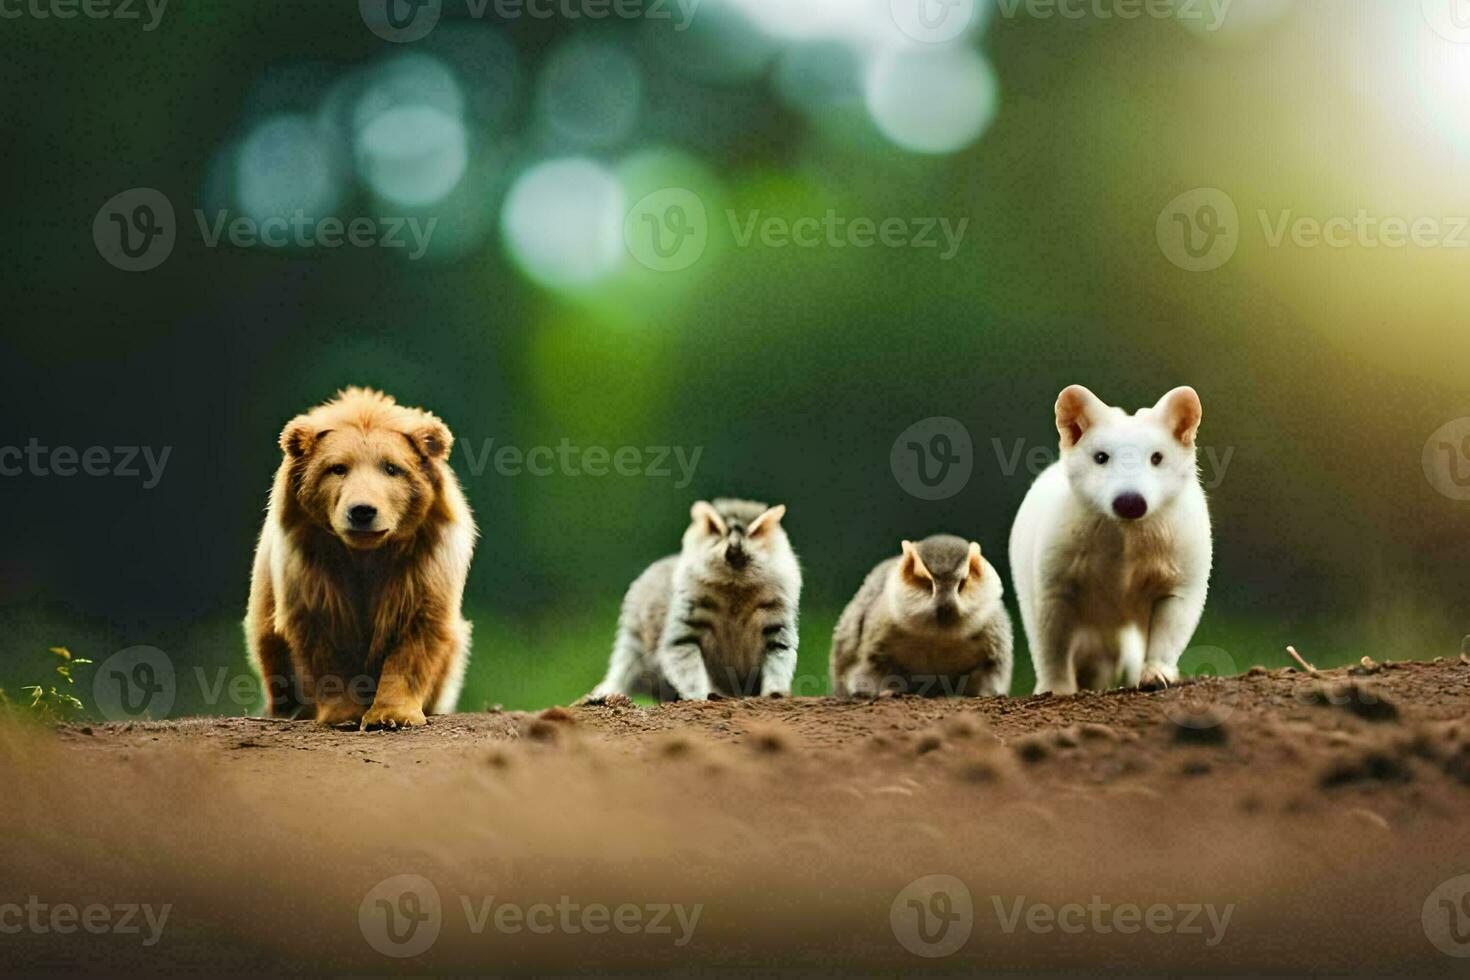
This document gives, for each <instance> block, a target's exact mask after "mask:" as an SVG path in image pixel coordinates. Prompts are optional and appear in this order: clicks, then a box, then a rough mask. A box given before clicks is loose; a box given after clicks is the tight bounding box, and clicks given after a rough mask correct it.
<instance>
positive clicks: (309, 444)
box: [281, 415, 326, 459]
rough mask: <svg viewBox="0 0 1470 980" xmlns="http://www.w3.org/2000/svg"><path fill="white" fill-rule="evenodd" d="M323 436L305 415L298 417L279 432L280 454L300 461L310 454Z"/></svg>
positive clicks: (323, 433)
mask: <svg viewBox="0 0 1470 980" xmlns="http://www.w3.org/2000/svg"><path fill="white" fill-rule="evenodd" d="M324 435H326V433H325V432H318V431H317V430H316V426H314V425H312V424H311V422H310V421H309V420H308V419H307V417H306V416H305V415H298V416H296V418H294V419H292V420H291V421H290V422H288V423H286V427H285V428H284V429H282V430H281V452H283V453H285V454H286V455H287V456H290V457H291V458H292V459H301V458H302V457H304V456H307V455H308V454H310V453H311V450H312V448H313V447H315V446H316V441H317V440H318V439H320V438H321V437H322V436H324Z"/></svg>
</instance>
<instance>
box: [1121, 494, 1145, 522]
mask: <svg viewBox="0 0 1470 980" xmlns="http://www.w3.org/2000/svg"><path fill="white" fill-rule="evenodd" d="M1113 513H1115V514H1117V515H1118V516H1119V517H1121V518H1123V520H1125V521H1136V520H1138V519H1139V518H1140V517H1142V516H1143V515H1144V514H1147V513H1148V501H1147V500H1144V499H1143V496H1142V494H1137V493H1124V494H1120V495H1119V496H1118V497H1117V499H1115V500H1114V501H1113Z"/></svg>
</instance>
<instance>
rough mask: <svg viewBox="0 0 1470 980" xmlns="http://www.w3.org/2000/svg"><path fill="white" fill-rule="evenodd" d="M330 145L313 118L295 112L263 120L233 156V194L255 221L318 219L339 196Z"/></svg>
mask: <svg viewBox="0 0 1470 980" xmlns="http://www.w3.org/2000/svg"><path fill="white" fill-rule="evenodd" d="M339 191H340V188H339V184H338V179H337V168H336V166H335V164H334V160H333V153H332V147H331V144H330V143H329V141H328V140H327V139H326V138H324V137H323V135H322V133H321V131H320V130H319V129H318V127H317V126H316V125H315V124H314V122H313V120H312V119H311V118H310V117H309V116H304V115H299V114H295V113H289V114H282V115H276V116H270V117H267V118H266V119H264V120H262V121H261V122H260V124H259V125H257V126H256V127H255V128H254V129H253V130H251V132H250V134H249V135H248V136H246V137H245V140H244V142H243V143H242V144H241V146H240V153H239V156H238V157H237V158H236V160H235V196H236V199H237V201H238V202H239V205H240V210H241V211H242V212H244V213H245V214H246V215H248V216H249V217H251V218H253V219H255V220H256V221H258V222H259V221H264V220H266V219H267V218H288V219H289V218H291V217H293V216H294V215H296V213H297V212H301V213H302V214H304V215H305V216H306V217H307V218H319V217H322V216H323V214H324V213H326V212H327V211H329V210H331V208H332V207H333V206H334V205H335V204H336V203H337V199H338V196H339Z"/></svg>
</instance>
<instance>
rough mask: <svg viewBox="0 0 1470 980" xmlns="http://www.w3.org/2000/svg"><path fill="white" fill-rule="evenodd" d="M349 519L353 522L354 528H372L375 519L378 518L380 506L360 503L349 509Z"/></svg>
mask: <svg viewBox="0 0 1470 980" xmlns="http://www.w3.org/2000/svg"><path fill="white" fill-rule="evenodd" d="M347 519H348V520H349V521H351V522H352V526H353V527H354V528H370V527H372V526H373V521H375V520H377V519H378V508H376V507H370V506H368V505H367V504H358V505H357V506H356V507H353V508H352V509H350V510H349V511H347Z"/></svg>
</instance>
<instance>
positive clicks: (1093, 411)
mask: <svg viewBox="0 0 1470 980" xmlns="http://www.w3.org/2000/svg"><path fill="white" fill-rule="evenodd" d="M1106 407H1107V406H1106V405H1104V404H1103V402H1102V399H1101V398H1098V397H1097V396H1096V395H1094V394H1093V393H1092V392H1090V391H1088V390H1087V389H1086V388H1084V387H1082V386H1081V385H1072V386H1071V387H1069V388H1067V389H1066V390H1065V391H1063V392H1062V393H1061V395H1059V396H1058V397H1057V433H1058V434H1060V435H1061V437H1062V448H1063V449H1071V448H1072V447H1073V446H1075V445H1077V443H1079V442H1081V441H1082V436H1083V435H1084V434H1085V433H1086V432H1087V430H1088V429H1089V428H1090V427H1091V426H1092V424H1093V423H1094V422H1096V421H1097V418H1098V416H1099V414H1100V413H1101V412H1102V410H1103V409H1104V408H1106Z"/></svg>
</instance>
